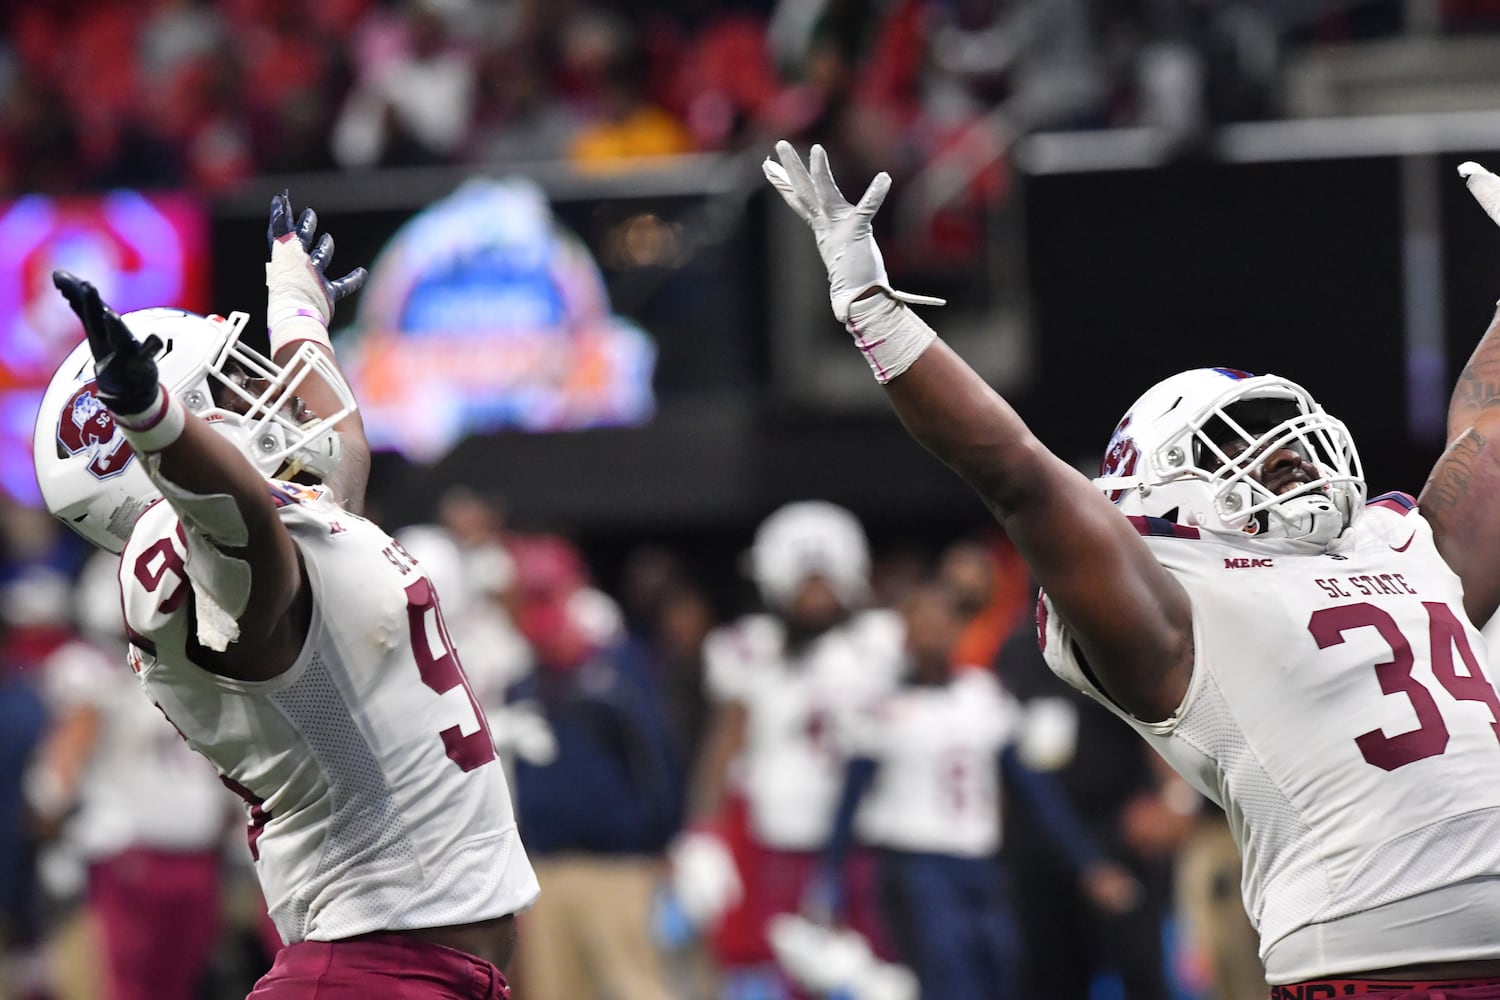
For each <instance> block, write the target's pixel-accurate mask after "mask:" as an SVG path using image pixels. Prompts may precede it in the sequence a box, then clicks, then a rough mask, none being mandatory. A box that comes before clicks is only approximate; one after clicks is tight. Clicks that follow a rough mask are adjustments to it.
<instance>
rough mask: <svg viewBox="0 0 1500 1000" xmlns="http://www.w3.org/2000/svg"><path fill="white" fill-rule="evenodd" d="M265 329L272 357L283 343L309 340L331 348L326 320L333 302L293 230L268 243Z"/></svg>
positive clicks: (331, 310) (328, 317)
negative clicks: (269, 256)
mask: <svg viewBox="0 0 1500 1000" xmlns="http://www.w3.org/2000/svg"><path fill="white" fill-rule="evenodd" d="M266 293H267V294H266V329H267V332H268V333H269V335H270V339H271V357H273V358H274V357H275V356H276V354H277V352H278V351H279V350H280V349H281V348H282V347H283V346H285V345H286V344H290V343H292V342H294V341H298V340H311V341H314V342H316V343H319V344H322V345H323V346H324V347H328V348H329V349H332V344H331V343H330V342H329V340H328V322H329V320H331V319H332V318H333V303H332V302H330V301H329V298H328V293H327V291H325V290H324V288H323V278H322V276H321V275H319V274H318V270H317V268H315V267H313V264H312V258H310V257H309V256H308V255H307V251H306V250H304V249H302V244H301V243H300V242H298V240H297V237H296V236H295V235H292V234H288V235H286V236H283V237H281V238H280V239H278V240H277V241H276V242H275V243H273V244H272V245H271V260H270V262H269V263H267V264H266Z"/></svg>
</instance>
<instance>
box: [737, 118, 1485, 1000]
mask: <svg viewBox="0 0 1500 1000" xmlns="http://www.w3.org/2000/svg"><path fill="white" fill-rule="evenodd" d="M777 154H778V157H779V160H780V162H779V163H777V162H775V161H773V160H769V159H768V160H767V161H766V163H765V170H766V175H767V178H768V179H769V180H770V181H771V183H772V184H773V186H775V187H776V188H777V190H778V191H780V192H781V194H782V195H783V197H784V198H785V199H786V201H787V203H788V204H789V205H790V206H791V207H792V208H793V209H794V210H796V211H797V212H798V214H799V215H800V216H801V217H802V218H803V219H804V220H805V221H806V222H807V223H808V224H809V226H810V227H811V229H812V230H813V234H814V236H815V239H816V242H817V245H818V249H819V251H820V254H821V255H822V257H823V261H824V264H825V266H826V268H827V271H828V276H829V280H830V301H831V302H832V304H833V307H834V315H835V316H836V317H837V318H838V319H839V320H840V321H842V322H844V323H845V324H846V325H847V327H848V329H849V330H850V332H851V333H852V335H853V336H854V338H855V343H856V346H857V347H858V348H859V349H860V350H861V351H862V352H863V353H864V355H865V357H866V359H867V361H868V362H869V363H870V365H871V368H872V370H873V371H874V373H875V375H876V378H877V379H878V380H879V381H880V382H881V383H882V384H883V385H884V386H885V388H886V391H887V394H888V396H889V398H890V400H891V402H892V404H893V405H894V406H895V408H896V411H897V413H898V414H899V415H900V417H901V418H902V420H903V421H904V423H905V424H906V426H907V428H908V429H909V430H910V431H911V433H912V434H913V435H914V436H915V437H916V438H917V439H918V440H919V441H921V442H922V443H923V444H924V445H926V446H927V447H928V448H930V449H931V450H932V451H933V452H934V453H935V454H936V455H938V456H939V457H940V458H942V459H943V460H944V461H946V462H947V463H948V464H949V465H951V466H952V467H953V468H954V469H955V470H957V471H958V472H959V473H960V474H961V475H962V476H964V478H965V479H967V480H968V481H969V482H970V483H971V484H972V485H973V486H974V487H975V489H976V490H977V491H978V492H979V493H980V495H981V496H982V497H983V498H984V499H985V501H986V503H987V504H988V505H989V507H990V509H991V510H992V512H993V513H994V514H995V516H996V517H997V518H998V519H999V521H1000V523H1001V525H1002V526H1003V527H1004V528H1005V531H1006V533H1007V534H1008V535H1009V536H1010V538H1011V539H1012V540H1013V541H1014V542H1015V543H1016V546H1017V548H1018V549H1019V550H1020V551H1021V552H1022V553H1023V554H1024V555H1025V556H1026V558H1027V561H1028V562H1029V564H1030V565H1031V568H1032V571H1033V572H1034V573H1035V575H1036V577H1037V579H1038V580H1039V581H1040V583H1041V585H1042V587H1043V592H1044V597H1043V600H1042V602H1041V605H1040V608H1039V611H1038V631H1039V634H1040V639H1041V643H1042V647H1043V653H1044V654H1045V655H1046V657H1047V659H1048V663H1049V664H1050V665H1051V666H1052V668H1053V669H1054V670H1055V671H1057V672H1058V673H1059V674H1061V675H1062V676H1063V677H1064V678H1065V679H1067V680H1068V681H1069V682H1071V683H1072V684H1074V685H1075V686H1077V687H1079V688H1081V689H1083V690H1084V691H1085V692H1087V693H1089V694H1091V695H1093V696H1094V697H1096V698H1098V699H1099V700H1101V701H1102V702H1103V703H1104V704H1106V705H1107V706H1108V707H1109V708H1111V710H1113V711H1114V712H1115V713H1116V714H1118V715H1119V716H1120V717H1121V718H1123V719H1125V720H1126V721H1127V722H1128V723H1129V724H1130V725H1132V726H1133V727H1134V728H1135V729H1136V730H1137V731H1139V732H1140V733H1141V734H1142V735H1143V736H1144V737H1145V738H1146V739H1147V740H1149V741H1150V742H1151V743H1152V745H1153V746H1154V747H1155V748H1156V749H1157V750H1158V752H1159V753H1161V755H1162V756H1163V757H1164V758H1165V759H1166V760H1167V761H1169V762H1170V763H1171V764H1172V765H1173V767H1174V768H1175V769H1176V770H1177V771H1178V772H1179V773H1181V774H1182V775H1183V777H1184V778H1186V779H1187V780H1188V781H1189V782H1191V783H1192V784H1193V785H1194V786H1195V787H1196V788H1197V790H1198V791H1199V792H1201V793H1202V794H1204V795H1206V796H1208V797H1209V798H1210V799H1212V800H1213V801H1214V802H1215V803H1217V804H1220V805H1222V806H1223V807H1224V809H1225V811H1226V813H1227V815H1228V817H1229V822H1230V826H1231V829H1232V830H1233V831H1234V834H1235V838H1236V841H1237V843H1238V844H1239V847H1240V851H1241V853H1242V855H1243V857H1244V859H1245V866H1244V876H1243V884H1242V893H1243V898H1244V901H1245V905H1246V910H1247V912H1248V913H1249V914H1250V917H1251V919H1252V920H1253V921H1254V922H1255V923H1256V925H1257V930H1258V931H1259V934H1260V941H1261V957H1262V959H1263V961H1264V964H1265V968H1266V975H1267V980H1268V982H1270V983H1271V984H1273V985H1274V987H1275V989H1274V990H1273V995H1275V996H1283V997H1293V996H1295V997H1305V996H1309V995H1314V994H1317V995H1331V994H1337V995H1340V996H1342V995H1345V994H1348V993H1354V994H1358V993H1365V992H1371V991H1374V990H1380V989H1392V990H1395V991H1396V992H1395V993H1394V994H1393V995H1401V996H1406V997H1413V998H1415V997H1437V996H1442V997H1447V998H1454V1000H1458V998H1465V1000H1478V998H1481V997H1486V998H1492V997H1500V935H1497V934H1496V933H1495V927H1496V926H1500V783H1497V782H1496V781H1495V780H1494V775H1495V768H1496V765H1497V764H1500V694H1497V692H1496V689H1495V687H1494V685H1493V684H1492V683H1491V681H1490V680H1489V678H1488V677H1487V676H1486V669H1485V661H1486V659H1487V657H1486V648H1485V644H1484V642H1483V641H1482V639H1481V638H1480V635H1479V632H1478V629H1477V628H1476V625H1475V623H1476V622H1477V623H1479V624H1484V623H1486V622H1488V621H1489V619H1490V617H1491V615H1492V614H1493V613H1494V611H1495V608H1496V606H1497V604H1500V557H1497V553H1500V504H1496V503H1495V500H1494V498H1495V495H1496V490H1497V487H1500V460H1497V459H1500V438H1497V436H1496V435H1497V431H1500V405H1497V401H1500V322H1496V323H1492V324H1491V326H1490V328H1489V330H1488V331H1487V332H1486V334H1485V337H1484V339H1483V340H1481V342H1480V343H1479V345H1478V347H1477V348H1476V349H1475V351H1474V354H1473V356H1472V357H1471V358H1470V359H1469V361H1468V363H1467V364H1466V365H1465V367H1464V369H1463V371H1462V372H1461V373H1460V375H1459V380H1458V386H1457V388H1456V390H1455V392H1454V394H1453V397H1452V400H1451V403H1450V407H1449V413H1448V431H1449V445H1448V448H1447V450H1446V451H1445V452H1444V454H1443V455H1442V457H1441V458H1440V459H1439V460H1438V462H1437V465H1436V466H1435V467H1434V469H1433V471H1432V474H1431V477H1430V478H1429V480H1428V482H1427V485H1426V486H1425V488H1424V489H1423V492H1422V496H1421V499H1420V501H1418V500H1415V499H1413V498H1411V497H1409V496H1407V495H1405V494H1387V495H1385V496H1382V497H1379V498H1377V499H1376V500H1374V501H1372V502H1370V503H1369V504H1368V505H1367V504H1366V502H1365V496H1366V494H1365V482H1364V478H1363V473H1362V471H1361V466H1360V463H1359V459H1358V454H1357V452H1356V450H1355V448H1354V443H1353V441H1352V439H1351V438H1350V436H1349V434H1348V431H1347V430H1346V429H1345V427H1344V425H1343V424H1342V423H1340V422H1339V421H1337V420H1335V419H1334V418H1333V417H1331V416H1330V415H1328V414H1327V413H1326V412H1325V411H1324V410H1323V409H1322V407H1320V406H1319V405H1318V404H1317V402H1316V401H1314V400H1313V398H1312V397H1311V396H1310V395H1309V394H1308V393H1307V392H1306V391H1305V390H1303V389H1302V388H1301V387H1300V386H1297V385H1295V384H1294V383H1291V382H1289V381H1287V380H1285V379H1282V378H1279V377H1277V376H1269V375H1267V376H1259V377H1256V376H1252V375H1249V374H1247V373H1245V372H1242V371H1239V370H1237V369H1229V368H1216V369H1199V370H1194V371H1187V372H1182V373H1180V374H1177V375H1174V376H1172V377H1170V378H1168V379H1166V380H1165V381H1164V382H1162V383H1159V384H1158V385H1157V386H1155V387H1153V388H1152V389H1150V390H1148V391H1147V392H1146V393H1145V395H1143V396H1142V397H1141V398H1140V399H1139V400H1138V401H1137V402H1136V403H1135V405H1134V406H1132V407H1131V408H1130V410H1129V411H1128V412H1127V414H1126V416H1125V418H1124V419H1123V420H1122V421H1121V422H1120V424H1119V425H1118V427H1117V428H1116V430H1115V434H1114V436H1113V439H1112V440H1111V442H1110V446H1109V448H1108V451H1107V452H1106V456H1105V461H1104V464H1103V467H1102V470H1101V476H1100V478H1099V479H1097V480H1095V481H1093V482H1090V481H1089V480H1088V479H1086V478H1085V477H1083V476H1082V475H1080V474H1079V473H1078V472H1077V471H1075V470H1074V469H1073V468H1072V467H1070V466H1069V465H1068V464H1067V463H1065V462H1063V461H1062V460H1061V459H1059V458H1057V457H1056V456H1055V455H1053V454H1052V453H1050V452H1049V451H1047V449H1046V448H1045V447H1043V446H1042V444H1041V442H1040V441H1038V440H1037V439H1036V437H1035V436H1034V435H1033V434H1032V433H1031V431H1030V430H1029V429H1028V428H1027V427H1026V425H1025V424H1024V423H1023V422H1022V421H1021V419H1020V418H1019V417H1018V416H1017V415H1016V413H1015V412H1014V411H1013V410H1012V409H1011V408H1010V406H1009V405H1008V404H1006V403H1005V401H1004V400H1002V399H1001V398H1000V397H999V395H998V394H996V393H995V392H994V391H993V390H992V389H991V388H990V387H989V386H988V385H986V384H985V383H984V382H983V381H982V380H981V379H980V378H979V377H978V376H977V375H976V374H975V373H974V372H973V370H972V369H970V368H969V367H968V366H967V365H966V364H964V362H963V361H962V360H961V359H960V358H959V357H958V356H957V355H956V354H955V353H953V351H952V350H950V349H949V348H948V347H947V346H946V345H945V344H943V343H942V342H941V341H940V340H938V339H937V337H936V334H934V333H933V331H932V330H931V328H930V327H928V326H927V325H926V324H925V323H924V322H922V321H921V320H920V319H919V318H918V317H917V316H916V314H915V313H913V312H912V311H911V310H910V308H908V306H907V305H906V303H907V302H913V301H915V302H921V301H926V302H929V303H931V302H933V301H934V300H931V299H925V300H924V299H921V298H920V297H915V296H910V295H906V294H904V293H897V292H895V291H893V290H892V289H891V286H890V283H889V281H888V279H887V277H886V274H885V268H884V264H883V263H882V261H881V257H880V252H879V249H878V248H877V247H876V245H875V242H874V238H873V236H872V234H871V219H872V217H873V216H874V213H875V212H876V210H877V209H878V208H879V206H880V203H881V201H882V200H883V198H884V196H885V193H886V191H887V190H888V189H889V184H890V178H889V176H888V175H886V174H883V173H882V174H879V175H877V177H876V178H875V180H874V182H872V184H871V185H870V187H869V189H868V190H867V191H866V193H865V194H864V196H863V197H862V198H861V199H860V201H859V204H858V205H857V206H856V205H851V204H850V203H849V202H848V201H847V200H845V198H844V197H843V195H842V194H841V193H840V192H839V190H838V187H837V185H836V184H835V182H834V180H833V175H832V172H831V170H830V168H829V166H828V159H827V155H826V153H824V151H823V149H822V148H821V147H818V146H814V147H813V149H812V160H811V170H810V171H809V169H808V168H807V167H805V166H804V165H803V163H802V161H801V160H800V159H799V158H798V156H797V154H796V152H795V151H794V150H793V148H792V147H791V145H790V144H789V143H785V142H782V143H778V144H777ZM1461 173H1463V174H1464V176H1465V177H1467V179H1468V181H1469V184H1470V190H1471V191H1473V192H1474V194H1475V195H1476V196H1477V197H1478V198H1479V200H1480V202H1481V204H1482V205H1483V206H1484V207H1485V209H1486V211H1487V212H1488V214H1490V216H1491V217H1492V218H1493V219H1495V220H1496V221H1497V222H1500V178H1496V177H1495V176H1494V175H1492V174H1490V173H1488V172H1487V171H1484V170H1483V169H1482V168H1480V167H1478V166H1477V165H1475V164H1465V165H1464V166H1463V167H1462V168H1461ZM1346 335H1347V334H1346ZM1389 984H1396V985H1394V986H1391V985H1389Z"/></svg>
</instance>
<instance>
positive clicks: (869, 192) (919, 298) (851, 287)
mask: <svg viewBox="0 0 1500 1000" xmlns="http://www.w3.org/2000/svg"><path fill="white" fill-rule="evenodd" d="M776 156H777V157H778V158H779V159H780V160H781V162H780V163H777V162H775V161H774V160H772V159H770V158H769V157H767V158H766V161H765V162H764V163H763V164H761V169H763V170H764V171H765V174H766V180H768V181H770V182H771V185H772V186H773V187H775V188H776V190H777V191H780V192H781V197H783V198H785V199H786V203H787V204H788V205H790V206H792V210H793V211H794V212H796V213H797V214H798V215H800V216H802V218H803V220H804V221H805V222H806V223H807V224H808V225H809V226H810V227H811V228H812V231H813V236H814V237H815V238H816V239H817V241H818V253H820V254H822V256H823V265H824V266H825V267H826V268H828V298H829V301H830V302H831V303H832V305H833V314H834V316H836V317H838V320H839V322H841V323H848V322H849V306H850V304H851V303H852V302H854V300H855V299H857V298H859V297H860V296H861V295H863V294H864V293H865V292H866V291H868V290H869V289H871V288H879V289H881V290H883V291H884V292H885V293H886V294H888V295H890V296H891V297H892V298H895V299H899V300H900V301H902V302H906V303H909V304H912V305H928V306H940V305H945V304H946V300H945V299H938V298H933V297H932V296H930V295H912V294H910V293H909V292H898V291H896V290H895V289H894V288H892V287H891V281H890V278H888V277H887V276H886V273H885V259H884V258H883V257H881V255H880V247H878V246H876V244H875V236H874V233H873V232H872V231H871V228H870V221H871V220H872V219H873V218H874V217H875V213H876V211H878V210H879V208H880V204H881V202H883V201H885V195H886V192H887V191H889V190H890V189H891V175H890V174H888V173H886V172H885V171H884V170H882V171H881V172H880V173H878V174H876V175H875V179H874V180H872V181H871V182H870V186H869V187H868V188H866V189H865V193H864V197H862V198H860V199H859V204H858V205H851V204H849V200H848V199H847V198H845V197H844V195H843V193H842V192H841V191H839V187H838V185H837V184H836V183H834V180H833V171H832V170H831V169H830V168H829V166H828V154H827V152H825V151H824V149H823V147H822V146H820V145H816V144H815V145H814V146H813V147H812V154H811V156H810V157H809V162H810V163H811V165H812V171H811V173H809V172H808V168H807V167H805V166H803V165H802V159H801V158H800V157H799V156H798V155H797V151H796V150H795V149H793V148H792V144H791V143H789V142H787V141H786V140H784V139H783V140H782V141H780V142H778V143H777V144H776Z"/></svg>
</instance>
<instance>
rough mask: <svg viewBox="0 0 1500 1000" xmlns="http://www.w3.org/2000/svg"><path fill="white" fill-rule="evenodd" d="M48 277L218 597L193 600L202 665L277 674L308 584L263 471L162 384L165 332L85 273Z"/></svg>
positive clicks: (208, 588)
mask: <svg viewBox="0 0 1500 1000" xmlns="http://www.w3.org/2000/svg"><path fill="white" fill-rule="evenodd" d="M52 280H53V283H54V284H55V285H56V286H57V288H58V290H59V291H61V292H62V293H63V295H64V297H66V298H67V300H68V304H69V305H71V306H72V307H73V311H74V312H75V313H77V314H78V317H79V319H81V320H82V321H83V326H84V330H85V331H86V332H87V333H88V340H89V347H90V349H91V351H92V353H93V355H94V370H95V378H96V385H97V390H98V395H99V398H100V400H101V401H102V402H103V403H104V405H105V406H106V407H108V408H109V411H110V413H111V414H112V415H113V416H114V419H115V422H116V423H117V424H118V425H119V426H120V428H121V429H122V430H123V431H124V432H125V437H126V439H127V440H128V441H129V442H130V444H131V447H132V448H134V449H135V452H136V454H137V455H138V456H140V459H141V461H142V463H143V465H144V467H145V469H146V472H147V474H148V475H149V476H150V477H151V480H152V482H153V483H154V484H155V485H156V486H157V488H158V489H160V490H161V491H162V494H163V495H164V496H165V497H166V499H167V502H168V503H170V504H171V505H172V507H173V509H174V510H175V511H176V513H177V515H178V518H179V520H180V521H181V523H182V525H183V527H184V528H185V529H187V537H188V545H189V548H190V550H191V551H192V552H193V553H194V556H195V557H196V565H195V568H194V570H193V572H192V573H191V574H190V575H191V576H192V577H193V580H194V582H195V584H198V585H199V587H201V588H202V594H203V595H205V596H207V597H208V599H209V600H211V601H213V602H214V605H215V606H214V607H213V608H208V607H207V606H206V604H205V602H204V601H201V600H200V601H196V602H195V604H196V607H195V616H196V617H197V619H198V624H199V625H200V628H199V636H200V639H201V638H203V637H204V635H205V630H204V628H203V627H201V626H202V625H203V624H204V622H205V621H207V622H210V623H211V631H212V635H213V637H214V638H210V639H205V640H204V641H205V642H206V643H208V644H209V645H210V646H211V647H213V648H211V649H208V650H205V651H204V657H205V659H208V660H212V661H213V662H204V663H202V664H201V665H202V666H204V667H207V668H209V669H215V670H221V671H222V672H224V673H226V674H229V675H231V676H246V672H247V671H248V672H250V673H251V674H253V673H255V672H256V671H259V670H266V669H270V667H271V666H272V665H273V664H278V663H279V664H280V666H279V667H277V669H276V670H275V671H273V674H274V673H275V672H279V670H280V669H282V668H284V667H285V666H287V665H290V663H291V662H292V660H294V659H295V658H296V651H297V648H298V646H299V645H300V639H301V636H300V635H296V634H294V633H295V628H294V627H293V626H292V624H291V622H290V620H289V616H288V611H289V610H291V609H292V608H293V607H294V606H295V605H296V603H297V601H298V600H299V598H301V597H302V594H303V590H304V584H303V579H302V571H301V562H300V559H299V557H298V554H297V549H296V546H295V545H294V544H293V543H292V540H291V536H290V535H289V534H288V533H287V531H286V528H285V527H284V526H283V525H282V523H281V519H280V518H279V517H278V516H277V514H276V511H275V507H274V505H273V503H272V500H271V495H270V493H269V491H268V490H267V488H266V482H265V479H264V478H263V477H262V476H261V474H260V472H259V471H258V470H257V469H256V468H255V467H254V466H253V465H251V464H250V461H249V459H247V458H246V457H245V456H244V455H242V454H240V452H239V450H238V449H236V448H235V446H234V445H233V444H232V443H231V442H230V440H229V439H228V438H227V437H224V436H223V435H221V434H219V433H217V432H216V431H214V430H213V429H212V428H211V427H209V425H208V424H207V423H205V422H204V421H203V420H202V419H201V418H199V417H198V416H197V415H196V414H193V413H190V412H189V411H188V410H187V408H186V407H185V406H184V405H183V403H182V401H181V400H179V399H177V398H176V397H175V396H174V395H173V394H172V393H170V392H169V391H168V389H167V387H166V386H164V385H162V383H161V381H160V379H159V378H158V375H157V368H156V360H155V358H156V354H157V352H158V351H160V350H161V346H162V343H161V340H160V339H158V338H157V337H156V336H155V335H154V334H153V335H151V336H149V337H147V338H146V341H145V342H144V343H141V342H139V341H137V340H136V338H135V336H134V335H133V334H132V333H131V331H130V329H129V328H128V327H127V326H126V325H125V323H124V321H123V320H121V319H120V317H119V316H118V315H116V314H115V312H114V310H113V309H111V308H110V307H109V306H107V305H105V304H104V302H103V301H102V300H101V299H100V298H99V291H98V289H96V288H94V286H93V285H91V284H89V283H88V282H86V281H80V280H79V279H78V278H75V277H74V276H73V275H71V274H69V273H67V272H66V271H55V272H53V275H52ZM196 589H197V588H195V590H196ZM226 616H227V617H226ZM216 639H217V640H221V641H215V640H216ZM236 639H237V640H239V641H237V642H236V641H234V640H236ZM282 660H285V662H281V661H282Z"/></svg>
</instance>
